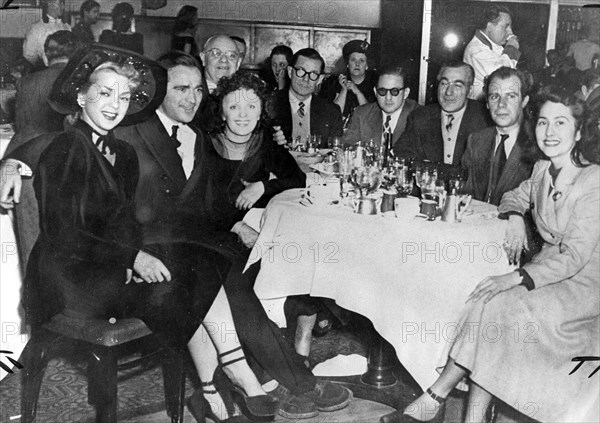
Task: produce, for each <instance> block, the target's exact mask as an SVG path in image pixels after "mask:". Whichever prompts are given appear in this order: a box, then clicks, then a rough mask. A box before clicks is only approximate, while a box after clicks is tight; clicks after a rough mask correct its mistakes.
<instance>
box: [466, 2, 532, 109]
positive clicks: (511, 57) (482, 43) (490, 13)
mask: <svg viewBox="0 0 600 423" xmlns="http://www.w3.org/2000/svg"><path fill="white" fill-rule="evenodd" d="M483 16H484V21H483V22H485V23H484V25H483V26H482V27H481V28H480V29H478V30H477V31H475V35H474V36H473V39H472V40H471V41H470V42H469V44H467V47H466V48H465V52H464V55H463V61H464V62H465V63H468V64H469V65H471V66H473V69H474V70H475V81H474V84H473V91H472V92H471V94H470V95H469V98H472V99H475V100H484V99H483V83H484V79H485V77H486V76H488V75H490V74H491V73H492V72H494V71H495V70H496V69H498V68H499V67H501V66H508V67H511V68H516V67H517V61H518V60H519V57H520V56H521V52H520V51H519V41H518V39H517V37H516V35H514V34H513V32H512V26H511V25H512V19H511V16H510V11H509V10H508V9H507V8H506V7H504V6H500V5H491V6H488V7H487V8H486V9H485V11H484V13H483Z"/></svg>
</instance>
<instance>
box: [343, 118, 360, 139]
mask: <svg viewBox="0 0 600 423" xmlns="http://www.w3.org/2000/svg"><path fill="white" fill-rule="evenodd" d="M360 121H361V119H360V113H357V112H354V113H353V114H352V117H351V118H350V123H349V124H348V129H347V130H346V133H345V134H344V137H343V138H342V142H343V143H344V144H355V143H357V142H358V141H359V140H360V139H361V136H360ZM342 131H343V129H342Z"/></svg>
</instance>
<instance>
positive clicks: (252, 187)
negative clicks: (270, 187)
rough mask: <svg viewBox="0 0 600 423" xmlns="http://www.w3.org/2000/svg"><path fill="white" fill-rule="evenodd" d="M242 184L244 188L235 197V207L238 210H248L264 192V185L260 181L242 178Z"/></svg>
mask: <svg viewBox="0 0 600 423" xmlns="http://www.w3.org/2000/svg"><path fill="white" fill-rule="evenodd" d="M242 184H244V186H245V187H246V188H245V189H244V190H243V191H242V192H240V195H238V198H236V200H235V207H236V208H238V209H240V210H249V209H251V208H252V206H254V203H256V202H257V201H258V200H259V199H260V197H262V195H263V194H264V193H265V185H264V184H263V183H262V182H246V181H244V180H243V179H242Z"/></svg>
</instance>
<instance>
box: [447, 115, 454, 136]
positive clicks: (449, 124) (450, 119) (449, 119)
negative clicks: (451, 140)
mask: <svg viewBox="0 0 600 423" xmlns="http://www.w3.org/2000/svg"><path fill="white" fill-rule="evenodd" d="M446 117H447V120H446V132H450V130H451V129H452V122H454V115H453V114H451V113H448V114H447V115H446Z"/></svg>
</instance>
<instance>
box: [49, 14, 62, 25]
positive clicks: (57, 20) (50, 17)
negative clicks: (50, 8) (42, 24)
mask: <svg viewBox="0 0 600 423" xmlns="http://www.w3.org/2000/svg"><path fill="white" fill-rule="evenodd" d="M46 17H47V18H48V23H62V19H61V18H53V17H52V16H50V15H46Z"/></svg>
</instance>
